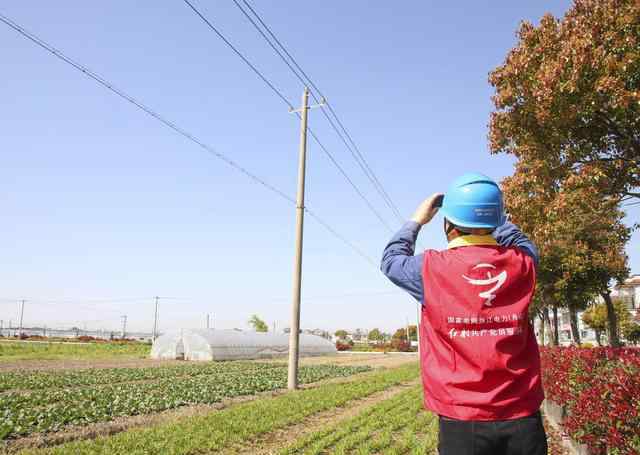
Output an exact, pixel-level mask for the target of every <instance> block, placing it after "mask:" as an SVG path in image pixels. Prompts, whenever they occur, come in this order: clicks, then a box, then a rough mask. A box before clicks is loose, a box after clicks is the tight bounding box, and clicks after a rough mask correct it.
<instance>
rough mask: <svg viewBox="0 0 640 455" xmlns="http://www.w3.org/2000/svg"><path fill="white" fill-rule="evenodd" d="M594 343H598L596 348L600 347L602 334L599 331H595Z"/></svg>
mask: <svg viewBox="0 0 640 455" xmlns="http://www.w3.org/2000/svg"><path fill="white" fill-rule="evenodd" d="M595 332H596V342H597V343H598V346H602V340H601V338H602V332H601V331H600V330H596V331H595Z"/></svg>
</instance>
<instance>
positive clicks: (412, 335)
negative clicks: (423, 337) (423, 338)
mask: <svg viewBox="0 0 640 455" xmlns="http://www.w3.org/2000/svg"><path fill="white" fill-rule="evenodd" d="M409 340H410V341H418V327H417V326H415V325H410V326H409Z"/></svg>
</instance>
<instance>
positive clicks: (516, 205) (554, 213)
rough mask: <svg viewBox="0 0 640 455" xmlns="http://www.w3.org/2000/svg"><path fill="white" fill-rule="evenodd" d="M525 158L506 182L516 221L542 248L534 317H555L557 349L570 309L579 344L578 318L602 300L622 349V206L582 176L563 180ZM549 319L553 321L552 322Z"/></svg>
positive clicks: (627, 232) (507, 200) (625, 234)
mask: <svg viewBox="0 0 640 455" xmlns="http://www.w3.org/2000/svg"><path fill="white" fill-rule="evenodd" d="M527 159H528V158H524V157H521V158H520V161H518V163H517V164H516V172H515V173H514V175H513V176H511V177H508V178H506V179H505V180H504V181H503V191H504V194H505V203H506V206H507V209H508V211H509V213H510V215H511V218H512V219H513V221H515V222H516V223H517V224H519V225H520V226H521V227H522V228H523V230H524V232H526V233H527V235H529V236H530V237H531V238H532V240H533V241H534V243H535V244H536V245H537V246H538V250H539V252H540V262H539V264H538V268H537V272H538V273H537V276H538V282H537V296H536V298H534V305H533V307H532V311H534V314H535V312H542V315H543V317H545V316H544V315H545V314H548V313H545V311H546V309H548V308H551V309H552V310H553V312H554V330H553V337H552V340H553V343H554V344H556V345H557V343H558V327H557V321H558V318H557V310H558V307H566V308H568V310H569V313H570V316H571V329H572V330H571V331H572V334H573V339H574V341H575V342H576V343H579V342H580V337H579V332H578V324H577V312H578V310H581V309H583V308H584V306H585V305H586V302H588V301H590V300H592V299H593V297H594V296H596V295H600V296H601V297H602V298H603V299H604V301H605V304H606V307H607V310H608V312H609V315H610V316H609V317H608V319H607V321H608V323H609V325H610V326H611V327H610V329H609V332H610V333H612V334H613V335H612V338H611V339H610V342H611V344H612V346H617V345H618V344H619V341H618V338H617V334H618V329H617V322H616V318H615V312H614V309H613V305H612V304H611V303H610V302H609V300H610V295H609V287H610V284H611V281H612V280H614V281H618V282H620V281H622V280H623V279H624V278H625V277H626V276H627V274H628V269H627V256H626V254H625V251H624V248H625V245H626V243H627V242H628V240H629V238H630V234H631V229H629V228H627V227H626V226H625V225H624V224H623V222H622V220H623V218H624V215H625V214H624V212H622V211H621V210H620V209H619V207H618V202H617V201H615V200H613V199H611V198H609V197H605V196H603V195H602V194H600V193H598V192H597V191H594V190H593V189H589V188H587V187H585V186H583V185H582V181H583V179H582V176H581V175H580V174H581V172H582V171H578V173H577V174H568V175H565V176H562V178H560V177H559V176H557V175H556V174H554V172H553V169H551V167H550V166H547V165H546V164H545V163H544V162H542V161H536V160H533V161H527ZM547 317H548V316H547Z"/></svg>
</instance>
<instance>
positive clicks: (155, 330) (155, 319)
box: [153, 296, 160, 341]
mask: <svg viewBox="0 0 640 455" xmlns="http://www.w3.org/2000/svg"><path fill="white" fill-rule="evenodd" d="M159 298H160V297H158V296H156V297H155V300H156V311H155V314H154V315H153V340H154V341H155V339H156V337H157V335H158V299H159Z"/></svg>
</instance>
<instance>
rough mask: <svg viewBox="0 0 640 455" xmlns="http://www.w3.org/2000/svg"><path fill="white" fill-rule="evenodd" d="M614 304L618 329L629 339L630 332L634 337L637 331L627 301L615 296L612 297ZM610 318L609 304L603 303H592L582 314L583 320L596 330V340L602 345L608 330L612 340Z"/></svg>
mask: <svg viewBox="0 0 640 455" xmlns="http://www.w3.org/2000/svg"><path fill="white" fill-rule="evenodd" d="M612 304H613V307H614V311H615V314H616V319H617V321H618V323H619V324H618V327H619V329H617V330H619V331H620V332H622V334H623V335H624V336H625V338H627V339H629V337H628V336H627V334H630V335H631V336H632V337H633V335H634V333H635V332H634V327H633V326H634V322H633V321H632V319H631V313H629V310H628V309H627V306H626V304H625V302H624V301H623V300H622V299H619V298H615V299H612ZM608 319H609V316H608V312H607V306H606V305H605V304H603V303H596V304H594V305H591V306H590V307H589V308H587V310H586V311H585V312H584V313H583V314H582V321H583V322H584V323H585V324H586V325H587V326H588V327H590V328H592V329H593V330H594V331H595V332H596V341H597V342H598V345H601V342H600V339H601V336H602V334H603V333H604V332H607V334H608V336H609V339H610V340H611V338H612V336H611V332H610V327H609V321H608ZM617 335H619V334H617ZM630 341H632V340H630Z"/></svg>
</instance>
